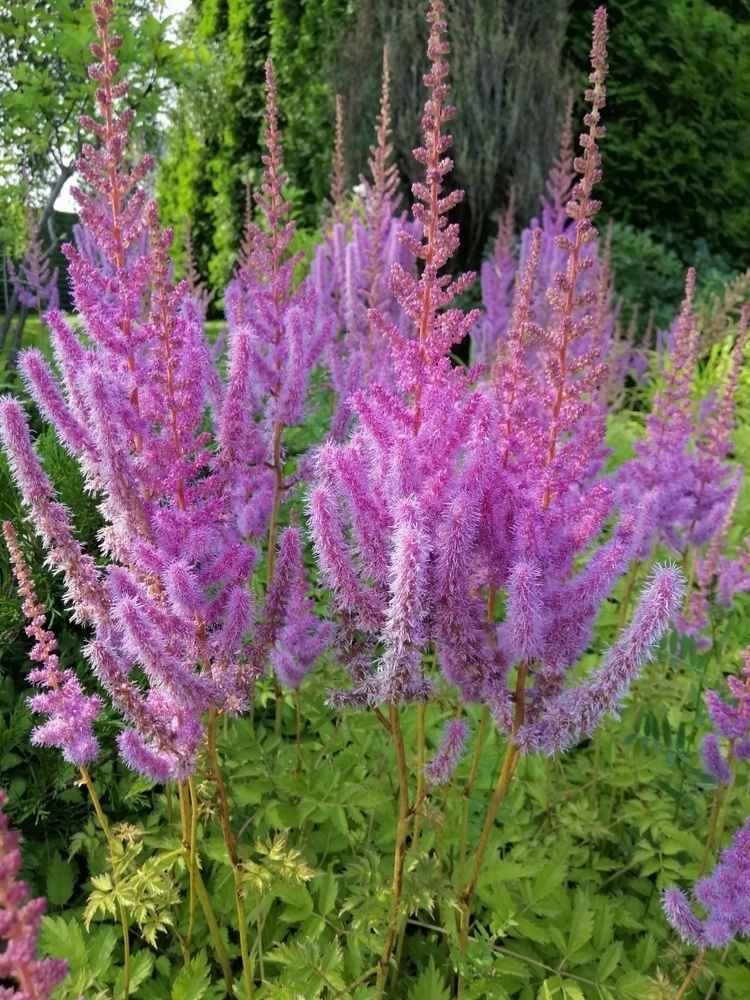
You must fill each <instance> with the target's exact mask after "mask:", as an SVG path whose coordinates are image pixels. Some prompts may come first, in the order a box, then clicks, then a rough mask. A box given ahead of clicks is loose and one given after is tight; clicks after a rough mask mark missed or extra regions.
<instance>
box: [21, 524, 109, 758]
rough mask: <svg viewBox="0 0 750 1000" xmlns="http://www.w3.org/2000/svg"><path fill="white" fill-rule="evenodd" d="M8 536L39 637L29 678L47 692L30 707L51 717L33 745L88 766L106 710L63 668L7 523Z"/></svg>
mask: <svg viewBox="0 0 750 1000" xmlns="http://www.w3.org/2000/svg"><path fill="white" fill-rule="evenodd" d="M3 535H4V537H5V544H6V545H7V546H8V552H9V553H10V560H11V565H12V566H13V572H14V574H15V577H16V581H17V583H18V591H19V593H20V595H21V596H22V597H23V611H24V614H25V615H26V618H27V619H28V622H29V624H28V625H27V626H26V634H27V635H28V636H30V637H31V638H32V639H34V647H33V649H32V650H31V652H30V653H29V656H30V658H31V659H32V660H35V661H36V662H37V663H39V664H40V666H39V667H38V668H37V669H35V670H32V671H31V672H30V673H29V680H30V681H31V683H32V684H35V685H36V686H37V687H40V688H42V689H43V693H42V694H37V695H34V697H33V698H31V699H29V703H30V705H31V708H32V709H33V710H34V711H35V712H40V713H42V714H44V715H47V716H48V721H47V722H46V723H44V725H41V726H37V727H36V729H34V730H33V732H32V734H31V742H32V743H34V744H36V745H37V746H51V747H57V748H58V749H59V750H61V751H62V754H63V757H65V759H66V760H68V761H70V762H71V764H76V765H77V766H79V767H80V766H83V765H85V764H88V762H89V761H91V760H93V759H94V757H96V755H97V754H98V753H99V744H98V742H97V740H96V737H95V736H94V732H93V725H94V722H95V721H96V718H97V716H98V715H99V711H100V709H101V699H100V698H98V697H97V696H96V695H91V696H89V695H85V694H84V692H83V689H82V688H81V684H80V681H79V680H78V678H77V677H76V675H75V673H74V672H73V671H72V670H61V669H60V661H59V658H58V655H57V639H56V638H55V635H54V633H52V632H50V631H49V629H48V628H47V627H46V615H45V611H44V607H43V606H42V605H41V604H40V603H39V601H38V600H37V596H36V592H35V590H34V581H33V580H32V578H31V573H30V571H29V567H28V565H27V564H26V560H25V559H24V557H23V553H22V551H21V546H20V544H19V541H18V536H17V535H16V532H15V529H14V528H13V525H12V524H11V523H10V521H4V522H3Z"/></svg>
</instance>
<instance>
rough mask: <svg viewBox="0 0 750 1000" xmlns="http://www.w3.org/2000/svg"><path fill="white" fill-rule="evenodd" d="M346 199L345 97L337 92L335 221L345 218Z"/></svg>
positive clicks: (333, 172) (333, 170)
mask: <svg viewBox="0 0 750 1000" xmlns="http://www.w3.org/2000/svg"><path fill="white" fill-rule="evenodd" d="M345 199H346V160H345V157H344V98H343V97H342V96H341V94H336V128H335V130H334V146H333V158H332V162H331V213H332V217H333V221H334V222H341V221H342V220H343V212H344V201H345Z"/></svg>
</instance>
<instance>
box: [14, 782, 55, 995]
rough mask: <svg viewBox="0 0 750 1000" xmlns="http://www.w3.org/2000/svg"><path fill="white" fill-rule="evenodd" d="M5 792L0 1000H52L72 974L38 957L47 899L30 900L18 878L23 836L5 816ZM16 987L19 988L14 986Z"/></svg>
mask: <svg viewBox="0 0 750 1000" xmlns="http://www.w3.org/2000/svg"><path fill="white" fill-rule="evenodd" d="M5 802H6V799H5V793H4V792H3V791H0V942H2V943H3V944H4V947H3V949H2V951H0V980H3V981H4V983H5V985H0V1000H49V997H51V996H52V992H53V990H54V989H55V987H56V986H57V985H58V983H60V982H62V980H63V979H64V978H65V976H66V975H67V973H68V963H67V962H64V961H62V960H61V959H58V958H42V959H40V958H37V957H36V951H37V942H38V940H39V929H40V921H41V918H42V914H43V913H44V911H45V909H46V903H45V901H44V900H43V899H29V887H28V886H27V885H26V883H25V882H22V881H21V880H20V879H19V878H18V873H19V872H20V870H21V851H20V848H19V843H20V836H19V834H17V833H15V832H14V831H13V830H11V829H10V827H9V825H8V817H7V816H6V815H5V812H4V811H3V810H4V807H5ZM14 986H15V989H14V988H13V987H14Z"/></svg>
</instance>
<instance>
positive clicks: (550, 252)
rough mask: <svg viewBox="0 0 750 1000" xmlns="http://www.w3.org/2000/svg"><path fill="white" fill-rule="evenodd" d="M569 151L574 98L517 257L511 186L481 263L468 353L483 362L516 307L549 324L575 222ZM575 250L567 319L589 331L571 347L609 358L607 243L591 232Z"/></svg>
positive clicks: (611, 312) (493, 352)
mask: <svg viewBox="0 0 750 1000" xmlns="http://www.w3.org/2000/svg"><path fill="white" fill-rule="evenodd" d="M574 158H575V157H574V148H573V128H572V101H569V102H568V105H567V109H566V116H565V123H564V127H563V132H562V138H561V143H560V153H559V156H558V158H557V160H556V161H555V163H554V164H553V166H552V169H551V171H550V175H549V179H548V181H547V192H546V194H545V196H544V197H543V198H542V210H541V215H540V217H539V218H534V219H532V220H531V222H530V224H529V225H528V226H527V227H526V228H525V229H524V230H523V231H522V233H521V236H520V241H519V243H520V246H519V255H518V259H516V255H515V252H514V239H513V211H514V204H513V196H512V193H511V197H510V199H509V202H508V205H507V208H506V211H505V213H504V214H503V216H502V218H501V220H500V225H499V228H498V235H497V239H496V241H495V245H494V248H493V251H492V253H491V254H490V257H489V258H488V259H487V260H486V261H485V262H484V263H483V264H482V269H481V285H482V305H483V313H482V317H481V319H480V321H479V322H478V323H477V325H476V326H475V327H474V329H473V330H472V334H471V350H472V358H473V360H474V361H475V362H477V363H480V364H482V365H484V366H485V367H486V368H491V367H492V365H493V364H494V362H495V360H496V358H497V356H498V352H500V353H501V354H502V353H503V350H504V342H505V341H506V339H507V338H508V337H509V336H510V335H511V334H512V323H513V317H514V313H516V312H517V310H518V309H519V308H523V310H524V312H525V313H526V314H527V322H533V323H535V324H536V325H537V326H538V327H539V328H540V329H545V328H547V327H549V326H550V325H551V324H553V323H554V309H555V303H554V300H553V298H551V297H550V294H549V290H550V289H551V288H552V286H553V283H554V281H555V276H556V275H557V274H560V273H562V272H563V271H564V270H565V268H566V264H567V259H568V254H569V248H568V247H567V245H566V240H568V239H569V237H571V236H572V235H573V234H574V230H575V221H574V219H573V218H572V217H571V216H570V214H569V213H568V204H569V201H570V197H571V193H572V189H573V185H574V181H575V172H574V167H573V163H574ZM580 257H581V261H580V266H578V270H579V273H578V275H577V281H576V285H577V291H578V295H579V298H580V302H579V303H578V305H577V306H576V307H575V309H574V310H573V312H572V318H573V319H574V320H577V321H581V322H582V323H583V324H584V325H585V327H586V330H585V333H583V334H582V335H581V336H579V337H576V343H575V346H574V348H573V352H574V353H575V354H585V353H586V352H587V351H591V350H595V351H596V353H597V354H598V355H599V356H602V357H603V356H605V355H607V356H608V357H609V358H610V360H611V359H612V358H613V349H614V347H615V341H614V334H615V319H616V310H615V308H614V305H613V301H612V299H613V296H612V287H611V286H612V278H611V272H610V268H609V262H608V252H607V247H606V246H605V247H604V248H602V247H601V246H600V240H599V239H598V237H597V236H596V234H595V233H594V234H593V236H592V237H591V238H589V239H588V240H587V242H586V243H585V245H583V246H582V247H581V248H580ZM532 258H533V263H531V260H532ZM522 299H523V300H524V305H523V306H521V300H522ZM526 349H527V351H529V352H530V353H531V354H532V355H536V354H538V353H539V351H540V348H539V345H535V344H534V342H533V339H532V340H531V342H530V343H528V344H527V345H526ZM617 360H618V364H617V365H616V366H615V368H616V370H615V371H613V372H612V373H611V377H614V375H615V374H617V376H618V378H619V379H620V380H622V378H624V375H625V374H626V372H627V370H628V369H629V364H626V365H625V367H623V365H622V364H621V362H622V360H623V359H622V358H618V359H617ZM609 388H611V386H610V387H609Z"/></svg>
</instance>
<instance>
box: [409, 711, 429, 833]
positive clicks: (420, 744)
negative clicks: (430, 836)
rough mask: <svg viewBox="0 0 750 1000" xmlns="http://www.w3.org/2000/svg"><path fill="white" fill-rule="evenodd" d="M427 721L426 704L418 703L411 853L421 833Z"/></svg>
mask: <svg viewBox="0 0 750 1000" xmlns="http://www.w3.org/2000/svg"><path fill="white" fill-rule="evenodd" d="M426 721H427V704H426V703H425V702H423V701H420V702H419V704H418V705H417V732H416V741H417V760H416V768H417V792H416V799H415V806H414V808H415V810H416V811H415V813H414V832H413V834H412V838H411V849H412V851H415V852H416V850H417V848H418V846H419V837H420V834H421V833H422V805H423V803H424V799H425V775H424V768H425V762H426V755H427V754H426V745H425V723H426Z"/></svg>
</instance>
